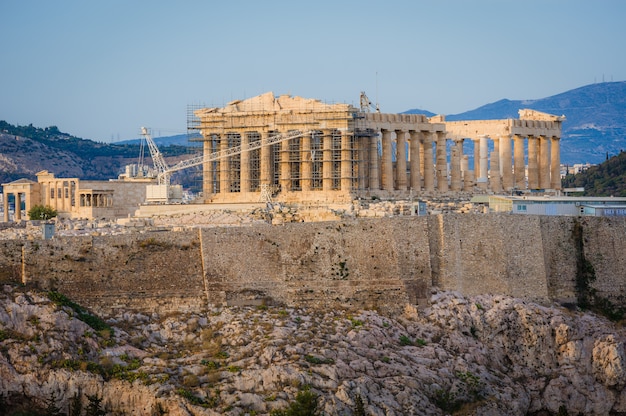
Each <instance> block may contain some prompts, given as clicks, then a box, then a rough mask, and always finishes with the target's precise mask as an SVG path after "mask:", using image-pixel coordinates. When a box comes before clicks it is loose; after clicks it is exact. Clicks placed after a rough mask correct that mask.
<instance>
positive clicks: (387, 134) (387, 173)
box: [382, 130, 393, 191]
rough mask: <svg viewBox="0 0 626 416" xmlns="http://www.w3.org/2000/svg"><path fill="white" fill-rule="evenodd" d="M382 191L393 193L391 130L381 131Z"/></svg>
mask: <svg viewBox="0 0 626 416" xmlns="http://www.w3.org/2000/svg"><path fill="white" fill-rule="evenodd" d="M382 132H383V161H382V162H383V163H382V168H383V189H384V190H385V191H393V160H392V155H391V130H383V131H382Z"/></svg>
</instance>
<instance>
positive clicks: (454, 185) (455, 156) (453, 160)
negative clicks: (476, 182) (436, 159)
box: [450, 139, 463, 192]
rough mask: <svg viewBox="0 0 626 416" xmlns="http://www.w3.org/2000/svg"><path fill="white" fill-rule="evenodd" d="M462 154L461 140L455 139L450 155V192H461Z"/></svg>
mask: <svg viewBox="0 0 626 416" xmlns="http://www.w3.org/2000/svg"><path fill="white" fill-rule="evenodd" d="M462 153H463V139H455V140H454V144H453V145H452V149H451V155H450V167H451V170H450V190H451V191H456V192H458V191H460V190H461V155H462Z"/></svg>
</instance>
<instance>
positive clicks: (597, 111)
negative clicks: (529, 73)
mask: <svg viewBox="0 0 626 416" xmlns="http://www.w3.org/2000/svg"><path fill="white" fill-rule="evenodd" d="M522 108H530V109H533V110H537V111H543V112H546V113H550V114H555V115H559V116H560V115H565V117H566V121H565V122H564V123H563V133H562V136H561V161H562V162H563V163H565V164H575V163H585V162H589V163H594V164H597V163H600V162H602V161H604V160H605V159H606V156H607V154H608V155H609V156H612V155H616V154H618V153H620V151H621V150H626V81H620V82H602V83H598V84H591V85H586V86H584V87H580V88H576V89H573V90H570V91H566V92H564V93H561V94H557V95H554V96H552V97H548V98H542V99H537V100H507V99H503V100H500V101H496V102H495V103H491V104H487V105H484V106H482V107H478V108H477V109H475V110H471V111H466V112H464V113H460V114H452V115H447V116H446V120H450V121H456V120H493V119H501V118H518V117H519V115H518V110H520V109H522ZM406 113H407V114H416V113H421V114H426V115H429V114H432V113H430V112H426V111H423V110H409V111H407V112H406Z"/></svg>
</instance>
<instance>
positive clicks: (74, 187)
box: [2, 170, 154, 222]
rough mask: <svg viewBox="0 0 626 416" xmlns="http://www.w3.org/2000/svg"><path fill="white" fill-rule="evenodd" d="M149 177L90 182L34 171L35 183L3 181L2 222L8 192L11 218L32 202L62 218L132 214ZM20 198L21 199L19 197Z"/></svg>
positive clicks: (6, 219) (18, 216)
mask: <svg viewBox="0 0 626 416" xmlns="http://www.w3.org/2000/svg"><path fill="white" fill-rule="evenodd" d="M150 183H154V180H152V179H143V180H142V179H133V180H110V181H89V180H87V181H86V180H81V179H79V178H55V176H54V174H53V173H50V172H48V171H45V170H44V171H41V172H39V173H37V182H33V181H31V180H28V179H19V180H17V181H14V182H10V183H4V184H2V190H3V196H4V197H3V205H4V207H3V208H4V222H9V219H10V218H9V211H10V209H9V208H10V207H9V205H10V204H9V195H13V197H14V204H13V211H14V218H13V219H14V220H15V221H18V222H19V221H20V220H21V219H22V212H21V211H22V210H21V209H20V208H21V205H22V204H21V203H22V201H24V202H25V203H24V206H25V211H26V212H28V211H29V210H30V208H31V207H32V206H33V205H46V206H50V207H52V208H54V209H55V210H56V211H57V212H58V215H59V217H62V218H89V219H94V218H96V219H99V218H104V219H115V218H121V217H126V216H129V215H134V213H135V211H136V210H137V209H138V208H139V204H141V203H143V202H144V201H145V199H146V185H147V184H150ZM22 198H23V199H22Z"/></svg>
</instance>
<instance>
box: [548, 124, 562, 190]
mask: <svg viewBox="0 0 626 416" xmlns="http://www.w3.org/2000/svg"><path fill="white" fill-rule="evenodd" d="M550 144H551V146H550V147H551V149H550V156H551V158H550V182H551V188H552V189H556V190H560V189H561V148H560V144H561V143H560V139H559V138H558V137H556V136H554V137H552V138H551V141H550Z"/></svg>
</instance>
